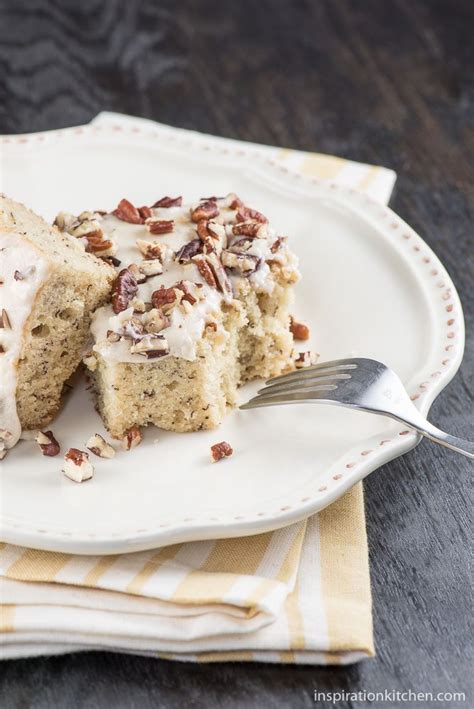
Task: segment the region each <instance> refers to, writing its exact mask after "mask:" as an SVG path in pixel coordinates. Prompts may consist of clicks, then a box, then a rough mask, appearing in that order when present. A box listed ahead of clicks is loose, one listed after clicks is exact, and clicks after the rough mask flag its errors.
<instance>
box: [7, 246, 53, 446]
mask: <svg viewBox="0 0 474 709" xmlns="http://www.w3.org/2000/svg"><path fill="white" fill-rule="evenodd" d="M15 271H18V272H19V273H20V274H23V276H24V277H23V279H22V280H15V277H14V274H15ZM48 271H49V266H48V263H47V261H46V260H45V259H44V258H41V253H40V252H39V251H38V249H36V248H35V247H34V246H33V245H32V244H30V243H29V242H28V241H26V240H25V239H24V238H22V237H21V236H20V235H19V234H15V233H2V234H1V235H0V281H2V284H1V285H0V312H1V311H2V310H5V311H6V313H7V316H8V320H9V323H10V328H5V327H3V328H0V345H1V346H2V347H3V349H4V350H5V352H3V353H2V354H0V429H5V430H7V431H9V432H10V433H11V434H12V437H11V438H9V440H8V442H7V447H12V446H13V445H15V443H16V442H17V441H18V439H19V437H20V434H21V426H20V421H19V419H18V414H17V409H16V387H17V379H18V360H19V357H20V354H21V349H22V345H23V334H24V328H25V325H26V322H27V320H28V318H29V316H30V313H31V311H32V308H33V304H34V302H35V297H36V294H37V293H38V291H39V289H40V288H41V286H42V285H43V283H44V282H45V280H46V278H47V276H48Z"/></svg>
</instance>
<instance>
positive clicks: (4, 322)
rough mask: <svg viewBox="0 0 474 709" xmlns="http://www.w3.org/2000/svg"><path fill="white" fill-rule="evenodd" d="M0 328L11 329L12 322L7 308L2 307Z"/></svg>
mask: <svg viewBox="0 0 474 709" xmlns="http://www.w3.org/2000/svg"><path fill="white" fill-rule="evenodd" d="M0 329H3V330H11V329H12V326H11V323H10V319H9V317H8V314H7V311H6V310H5V308H2V312H1V313H0Z"/></svg>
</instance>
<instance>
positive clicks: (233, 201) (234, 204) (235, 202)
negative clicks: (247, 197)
mask: <svg viewBox="0 0 474 709" xmlns="http://www.w3.org/2000/svg"><path fill="white" fill-rule="evenodd" d="M226 203H228V204H226V206H228V207H229V209H239V208H240V207H243V206H244V203H243V202H242V200H241V199H240V197H237V195H236V194H233V193H232V192H231V193H230V194H228V195H227V197H226Z"/></svg>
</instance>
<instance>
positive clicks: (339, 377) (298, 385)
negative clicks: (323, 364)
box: [258, 370, 352, 394]
mask: <svg viewBox="0 0 474 709" xmlns="http://www.w3.org/2000/svg"><path fill="white" fill-rule="evenodd" d="M300 371H304V370H300ZM351 378H352V376H351V375H350V374H347V373H345V372H341V373H340V374H327V375H326V374H319V373H318V372H314V374H313V376H311V377H300V376H298V377H294V379H290V380H289V381H283V382H276V383H275V384H267V385H266V386H264V387H263V388H262V389H259V390H258V393H259V394H265V393H267V392H268V393H269V394H270V393H275V394H276V393H278V392H284V391H290V390H292V389H293V390H294V389H309V388H311V387H315V386H318V385H319V384H336V383H337V382H341V383H342V382H343V381H347V380H348V379H351ZM270 381H273V380H270Z"/></svg>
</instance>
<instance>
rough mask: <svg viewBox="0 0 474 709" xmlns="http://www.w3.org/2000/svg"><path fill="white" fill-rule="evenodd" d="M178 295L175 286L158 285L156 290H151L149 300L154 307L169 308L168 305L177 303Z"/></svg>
mask: <svg viewBox="0 0 474 709" xmlns="http://www.w3.org/2000/svg"><path fill="white" fill-rule="evenodd" d="M177 300H178V296H177V292H176V288H166V287H165V286H160V287H159V288H158V290H155V291H153V293H152V294H151V302H152V303H153V307H155V308H158V309H159V308H165V309H166V310H170V306H173V305H174V304H175V303H177Z"/></svg>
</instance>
